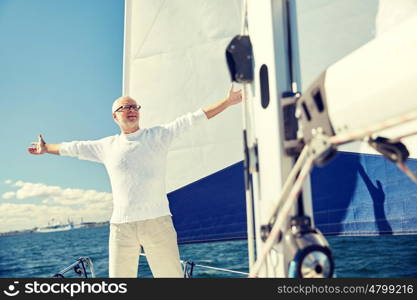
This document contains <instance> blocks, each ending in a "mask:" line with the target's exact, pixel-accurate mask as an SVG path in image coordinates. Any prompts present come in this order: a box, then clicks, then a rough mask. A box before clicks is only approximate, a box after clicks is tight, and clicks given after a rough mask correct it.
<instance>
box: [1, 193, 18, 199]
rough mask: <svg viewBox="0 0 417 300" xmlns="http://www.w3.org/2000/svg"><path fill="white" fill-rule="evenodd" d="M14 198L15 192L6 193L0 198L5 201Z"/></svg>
mask: <svg viewBox="0 0 417 300" xmlns="http://www.w3.org/2000/svg"><path fill="white" fill-rule="evenodd" d="M15 196H16V193H15V192H6V193H4V194H3V195H1V197H2V198H3V199H6V200H8V199H11V198H14V197H15Z"/></svg>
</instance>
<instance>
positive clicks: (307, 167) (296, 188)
mask: <svg viewBox="0 0 417 300" xmlns="http://www.w3.org/2000/svg"><path fill="white" fill-rule="evenodd" d="M312 167H313V158H312V157H309V158H308V160H307V161H306V162H305V163H304V165H303V167H302V169H301V171H300V175H299V176H298V178H297V180H296V182H295V183H294V185H293V187H292V189H291V191H290V192H289V196H288V198H287V199H286V201H285V203H284V205H283V207H282V209H281V211H280V212H279V214H278V216H277V218H276V221H275V223H274V226H273V227H272V229H271V232H270V233H269V235H268V238H267V239H266V241H265V244H264V247H263V249H262V252H261V254H260V255H259V259H258V260H257V261H256V262H255V264H254V265H253V268H252V269H251V271H250V273H249V277H257V276H258V273H259V271H260V269H261V267H262V265H263V263H264V261H265V259H266V258H267V256H268V253H269V252H270V251H271V249H272V247H273V246H274V244H275V241H276V239H277V237H278V236H279V233H280V228H281V227H282V225H283V223H284V222H285V220H286V216H287V215H288V214H289V213H290V211H291V208H293V205H294V202H295V201H296V200H297V197H298V195H299V194H300V192H301V190H302V188H303V183H304V181H305V179H306V178H307V176H308V175H309V174H310V171H311V169H312ZM287 180H288V179H287ZM285 192H286V191H283V193H285Z"/></svg>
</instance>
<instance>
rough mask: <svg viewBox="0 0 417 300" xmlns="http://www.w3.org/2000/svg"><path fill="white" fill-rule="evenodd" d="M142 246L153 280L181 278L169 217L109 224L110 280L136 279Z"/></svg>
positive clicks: (180, 268)
mask: <svg viewBox="0 0 417 300" xmlns="http://www.w3.org/2000/svg"><path fill="white" fill-rule="evenodd" d="M141 247H143V249H144V251H145V254H146V259H147V261H148V264H149V267H150V269H151V271H152V275H153V277H177V278H179V277H183V276H184V275H183V271H182V266H181V262H180V255H179V250H178V244H177V233H176V231H175V229H174V225H173V224H172V218H171V216H163V217H159V218H155V219H149V220H144V221H136V222H128V223H121V224H110V237H109V277H111V278H114V277H123V278H127V277H129V278H132V277H133V278H136V277H137V276H138V266H139V253H140V249H141Z"/></svg>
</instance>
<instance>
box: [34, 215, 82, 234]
mask: <svg viewBox="0 0 417 300" xmlns="http://www.w3.org/2000/svg"><path fill="white" fill-rule="evenodd" d="M73 228H75V226H74V224H73V222H72V221H70V220H68V222H67V223H66V224H62V223H61V222H59V221H58V220H55V219H54V218H52V219H51V220H50V221H49V222H48V226H45V227H38V228H37V229H36V230H35V231H34V232H39V233H46V232H54V231H64V230H71V229H73Z"/></svg>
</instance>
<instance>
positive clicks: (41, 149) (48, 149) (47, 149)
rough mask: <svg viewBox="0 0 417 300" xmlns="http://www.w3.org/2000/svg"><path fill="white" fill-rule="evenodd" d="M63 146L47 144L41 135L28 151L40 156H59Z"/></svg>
mask: <svg viewBox="0 0 417 300" xmlns="http://www.w3.org/2000/svg"><path fill="white" fill-rule="evenodd" d="M60 147H61V144H47V143H45V141H44V139H43V137H42V135H41V134H40V135H39V137H38V141H37V142H33V143H32V148H29V149H28V151H29V153H31V154H35V155H39V154H44V153H49V154H55V155H59V148H60Z"/></svg>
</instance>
